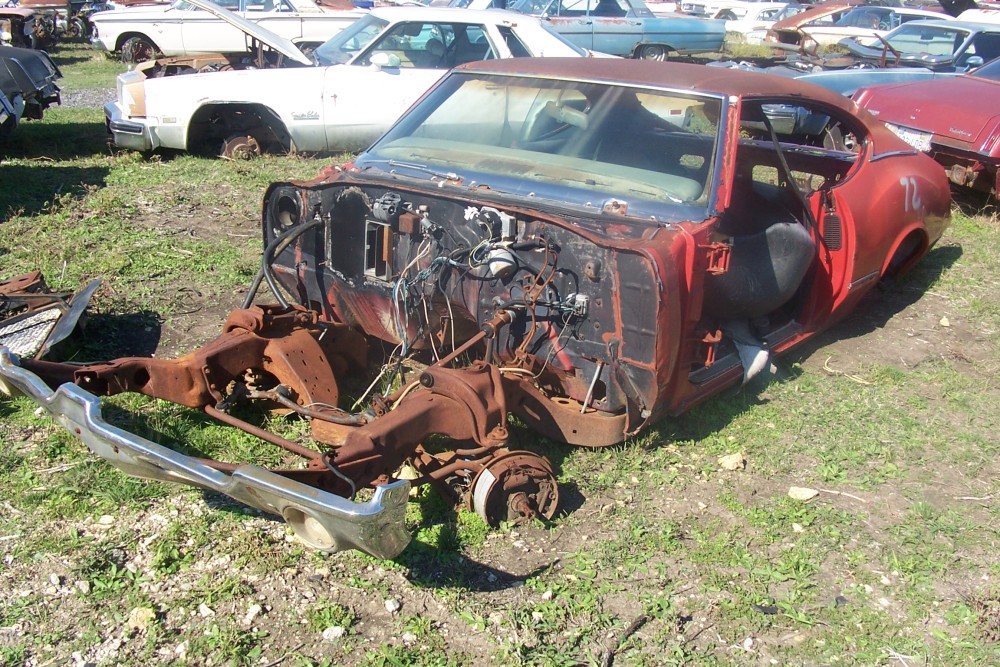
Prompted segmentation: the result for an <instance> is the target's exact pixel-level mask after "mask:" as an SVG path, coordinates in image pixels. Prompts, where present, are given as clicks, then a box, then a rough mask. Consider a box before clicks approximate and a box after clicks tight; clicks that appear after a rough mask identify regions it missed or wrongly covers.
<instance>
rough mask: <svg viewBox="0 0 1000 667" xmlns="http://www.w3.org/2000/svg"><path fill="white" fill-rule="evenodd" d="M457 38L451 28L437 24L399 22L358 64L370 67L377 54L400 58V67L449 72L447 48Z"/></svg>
mask: <svg viewBox="0 0 1000 667" xmlns="http://www.w3.org/2000/svg"><path fill="white" fill-rule="evenodd" d="M454 39H455V33H454V30H453V29H452V27H451V26H445V25H439V24H437V23H419V22H410V23H400V24H399V25H397V26H395V27H394V28H393V29H392V30H390V31H389V32H387V33H386V34H384V35H383V36H382V37H381V38H380V39H379V40H378V41H377V42H376V43H375V44H374V45H373V46H372V47H371V48H370V49H369V50H368V52H367V53H366V54H365V57H364V58H363V59H361V61H360V62H359V63H358V64H361V65H369V64H371V58H372V56H374V55H375V54H377V53H385V54H387V55H389V56H395V58H398V62H399V64H398V65H397V66H398V67H401V68H411V67H414V68H421V69H448V68H449V67H450V65H449V64H448V45H449V44H451V43H452V41H453V40H454Z"/></svg>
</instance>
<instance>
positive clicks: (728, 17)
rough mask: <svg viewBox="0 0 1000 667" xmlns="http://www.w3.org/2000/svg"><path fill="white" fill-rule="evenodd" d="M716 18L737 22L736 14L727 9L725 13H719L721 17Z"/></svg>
mask: <svg viewBox="0 0 1000 667" xmlns="http://www.w3.org/2000/svg"><path fill="white" fill-rule="evenodd" d="M715 18H717V19H720V20H722V21H735V20H736V14H734V13H733V12H732V10H729V9H727V10H725V11H722V12H719V15H718V16H716V17H715Z"/></svg>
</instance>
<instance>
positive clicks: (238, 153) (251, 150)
mask: <svg viewBox="0 0 1000 667" xmlns="http://www.w3.org/2000/svg"><path fill="white" fill-rule="evenodd" d="M263 152H264V151H263V150H262V149H261V147H260V142H259V141H257V139H256V138H254V136H253V135H250V134H234V135H233V136H231V137H229V138H228V139H226V140H225V141H223V142H222V151H221V152H220V153H219V155H220V156H221V157H224V158H227V159H230V160H252V159H254V158H255V157H260V155H261V153H263Z"/></svg>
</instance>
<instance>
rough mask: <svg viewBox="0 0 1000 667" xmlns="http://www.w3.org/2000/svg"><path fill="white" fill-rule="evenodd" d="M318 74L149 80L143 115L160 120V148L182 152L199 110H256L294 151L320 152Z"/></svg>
mask: <svg viewBox="0 0 1000 667" xmlns="http://www.w3.org/2000/svg"><path fill="white" fill-rule="evenodd" d="M322 74H323V69H322V68H318V67H316V68H313V67H303V68H293V69H272V70H241V71H233V72H211V73H206V74H188V75H184V76H175V77H166V78H162V79H148V80H147V81H146V82H145V86H146V115H147V117H155V118H157V119H158V131H157V133H158V135H159V137H160V141H161V145H163V146H164V147H168V148H177V149H182V150H184V149H186V148H187V143H188V137H189V132H190V127H191V121H192V119H193V118H194V117H195V114H197V113H198V111H199V110H200V109H204V108H205V107H209V106H219V105H240V104H246V105H257V106H261V107H264V108H266V109H268V110H269V111H270V112H271V113H272V114H273V115H274V116H275V117H276V118H278V119H279V120H280V121H281V122H282V123H283V124H284V126H285V129H286V130H287V131H288V133H289V135H290V136H291V138H292V144H293V146H294V147H295V148H296V149H298V150H324V149H325V146H326V139H325V130H324V125H323V108H322V104H323V97H322ZM275 91H281V94H275Z"/></svg>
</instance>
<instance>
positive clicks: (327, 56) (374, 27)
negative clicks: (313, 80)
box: [313, 14, 389, 65]
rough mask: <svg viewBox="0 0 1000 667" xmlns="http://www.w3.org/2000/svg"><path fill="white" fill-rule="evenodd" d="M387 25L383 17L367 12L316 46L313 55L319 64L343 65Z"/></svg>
mask: <svg viewBox="0 0 1000 667" xmlns="http://www.w3.org/2000/svg"><path fill="white" fill-rule="evenodd" d="M387 25H389V22H388V21H386V20H385V19H380V18H378V17H377V16H375V15H373V14H367V15H365V16H363V17H361V18H360V19H358V20H357V21H355V22H354V23H352V24H351V25H349V26H347V27H346V28H344V29H343V30H341V31H340V32H338V33H337V34H336V35H334V36H333V37H331V38H330V39H328V40H327V41H326V42H324V43H323V44H321V45H320V46H318V47H317V48H316V50H315V51H313V57H314V58H315V59H316V62H317V63H319V64H320V65H343V64H344V63H346V62H349V61H350V60H351V58H353V57H354V56H355V55H357V54H358V52H359V51H361V50H362V49H364V48H365V47H366V46H368V45H369V44H371V42H372V40H374V39H375V38H376V37H378V35H379V33H381V32H382V31H383V30H384V29H385V27H386V26H387Z"/></svg>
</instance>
